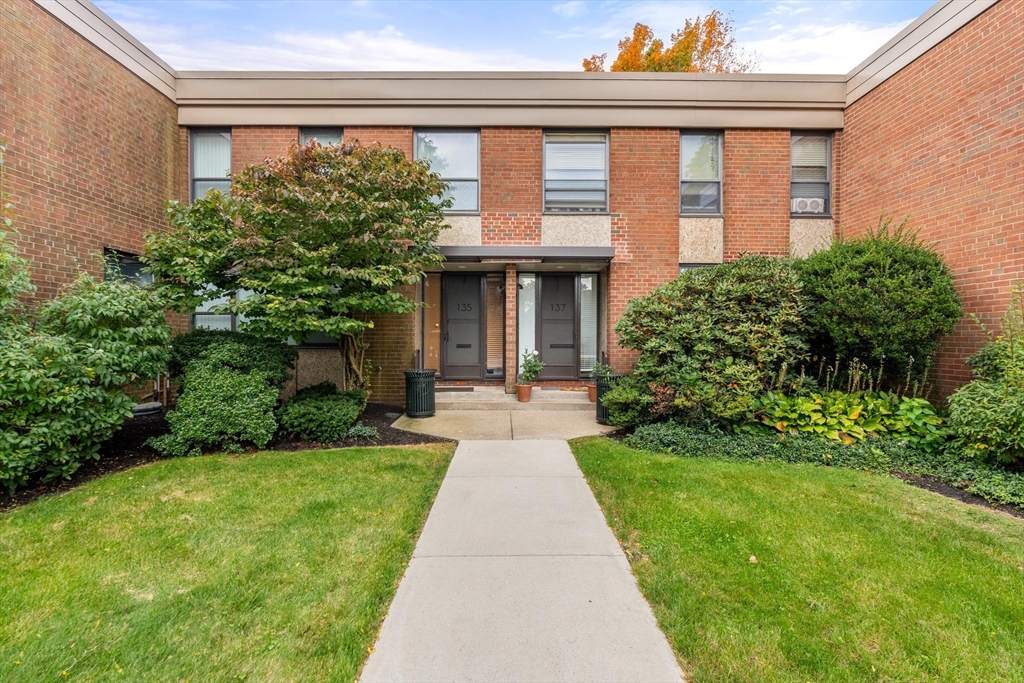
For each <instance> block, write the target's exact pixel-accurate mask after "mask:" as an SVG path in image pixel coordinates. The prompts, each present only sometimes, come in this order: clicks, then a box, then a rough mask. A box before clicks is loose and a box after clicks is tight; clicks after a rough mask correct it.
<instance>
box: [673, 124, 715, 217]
mask: <svg viewBox="0 0 1024 683" xmlns="http://www.w3.org/2000/svg"><path fill="white" fill-rule="evenodd" d="M721 160H722V136H721V134H720V133H698V132H693V133H683V134H682V135H681V136H680V143H679V180H680V183H679V213H687V214H692V213H699V214H720V213H722V161H721Z"/></svg>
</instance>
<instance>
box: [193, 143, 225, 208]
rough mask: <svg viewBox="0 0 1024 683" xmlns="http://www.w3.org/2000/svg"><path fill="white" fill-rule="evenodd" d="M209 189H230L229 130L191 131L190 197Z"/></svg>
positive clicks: (202, 195)
mask: <svg viewBox="0 0 1024 683" xmlns="http://www.w3.org/2000/svg"><path fill="white" fill-rule="evenodd" d="M210 190H220V191H221V192H223V193H225V194H227V193H228V192H230V191H231V132H230V131H226V130H194V131H192V199H193V200H196V199H200V198H202V197H205V196H206V193H207V192H208V191H210Z"/></svg>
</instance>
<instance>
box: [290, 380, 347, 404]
mask: <svg viewBox="0 0 1024 683" xmlns="http://www.w3.org/2000/svg"><path fill="white" fill-rule="evenodd" d="M340 393H341V391H339V389H338V385H337V384H335V383H334V382H320V384H314V385H312V386H308V387H305V388H303V389H299V391H298V392H296V394H295V396H293V397H292V400H293V401H302V400H304V399H307V398H323V397H324V396H337V395H338V394H340Z"/></svg>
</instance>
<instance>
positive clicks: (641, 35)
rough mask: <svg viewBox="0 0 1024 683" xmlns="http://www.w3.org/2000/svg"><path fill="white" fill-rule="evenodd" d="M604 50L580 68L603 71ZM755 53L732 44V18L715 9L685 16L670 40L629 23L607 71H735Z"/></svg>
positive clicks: (748, 65)
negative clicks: (629, 28) (630, 32)
mask: <svg viewBox="0 0 1024 683" xmlns="http://www.w3.org/2000/svg"><path fill="white" fill-rule="evenodd" d="M607 57H608V54H607V53H605V54H601V55H594V56H592V57H590V59H584V60H583V70H584V71H604V63H605V60H606V59H607ZM756 67H757V59H756V57H748V56H747V55H745V54H744V53H743V51H742V50H741V49H740V48H738V47H737V46H736V39H735V38H734V37H733V26H732V20H730V19H729V18H728V17H726V16H724V15H723V14H722V13H721V12H719V11H718V10H713V11H712V12H711V13H710V14H708V15H707V16H706V17H703V18H702V17H699V16H698V17H697V18H696V19H694V20H690V19H687V20H686V23H685V24H684V25H683V28H681V29H680V30H678V31H676V32H675V33H673V34H672V43H671V44H670V45H669V46H668V47H665V43H664V42H663V41H661V40H660V39H658V38H655V37H654V31H652V30H651V29H650V27H649V26H647V25H645V24H637V25H636V26H634V27H633V35H632V37H630V36H627V37H625V38H623V39H622V40H620V41H619V54H618V56H617V57H616V58H615V61H614V62H612V66H611V71H687V72H709V73H736V72H741V71H752V70H753V69H754V68H756Z"/></svg>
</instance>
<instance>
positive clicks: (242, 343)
mask: <svg viewBox="0 0 1024 683" xmlns="http://www.w3.org/2000/svg"><path fill="white" fill-rule="evenodd" d="M225 345H230V348H229V349H228V350H227V351H225V350H223V349H221V350H219V351H218V349H219V348H220V347H223V346H225ZM211 354H216V358H218V359H219V362H220V363H221V364H222V365H223V366H224V367H228V368H232V369H234V370H237V371H239V372H241V373H243V374H245V373H249V372H252V371H254V370H258V371H260V372H262V373H264V375H266V378H267V381H268V382H270V383H271V384H273V385H274V386H276V387H280V386H281V385H282V384H284V383H285V382H287V381H288V380H289V379H290V378H291V370H292V369H293V368H294V367H295V360H296V359H297V358H298V357H299V352H298V350H296V348H295V347H294V346H291V345H289V344H287V343H285V342H283V341H280V340H278V339H272V338H270V337H257V336H256V335H254V334H247V333H245V332H231V331H228V330H206V329H201V328H200V329H195V330H192V331H191V332H187V333H185V334H180V335H178V336H176V337H174V339H172V340H171V357H170V360H169V362H168V363H167V369H168V371H169V372H170V373H171V375H173V376H175V377H178V378H181V377H183V375H184V374H185V368H186V367H187V366H188V364H189V363H191V362H192V361H194V360H197V359H199V358H212V357H214V356H211Z"/></svg>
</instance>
